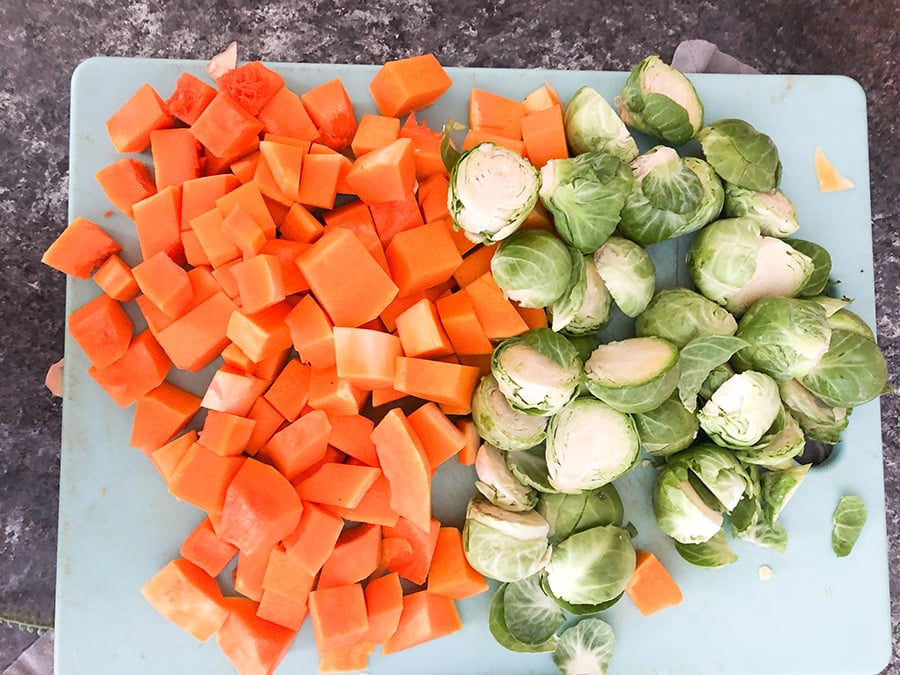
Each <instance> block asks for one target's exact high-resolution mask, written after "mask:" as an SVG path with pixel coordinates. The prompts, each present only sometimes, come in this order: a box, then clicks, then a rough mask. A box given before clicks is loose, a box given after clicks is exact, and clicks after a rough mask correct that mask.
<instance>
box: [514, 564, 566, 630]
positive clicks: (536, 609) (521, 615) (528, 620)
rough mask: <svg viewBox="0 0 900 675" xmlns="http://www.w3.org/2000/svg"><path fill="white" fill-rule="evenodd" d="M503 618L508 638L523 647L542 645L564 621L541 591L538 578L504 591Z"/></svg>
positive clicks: (526, 580)
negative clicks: (510, 636)
mask: <svg viewBox="0 0 900 675" xmlns="http://www.w3.org/2000/svg"><path fill="white" fill-rule="evenodd" d="M503 615H504V618H505V619H506V626H507V628H509V632H510V633H511V634H512V636H513V637H514V638H516V640H518V641H519V642H522V643H524V644H527V645H542V644H546V643H547V641H548V640H550V639H551V638H553V637H554V636H555V635H556V631H558V630H559V629H560V627H561V626H562V625H563V622H565V620H566V615H565V614H563V612H562V610H561V609H560V608H559V605H557V604H556V603H555V602H554V601H553V599H552V598H548V597H547V594H546V593H544V591H543V589H542V588H541V580H540V575H539V574H535V575H532V576H530V577H527V578H526V579H520V580H519V581H513V582H511V583H510V584H509V585H508V586H507V587H506V592H505V593H504V595H503Z"/></svg>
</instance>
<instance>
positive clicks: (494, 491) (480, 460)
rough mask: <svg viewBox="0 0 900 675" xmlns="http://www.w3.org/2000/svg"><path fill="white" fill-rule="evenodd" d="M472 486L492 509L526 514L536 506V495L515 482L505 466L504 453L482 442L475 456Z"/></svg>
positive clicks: (514, 478)
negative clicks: (485, 498) (498, 508)
mask: <svg viewBox="0 0 900 675" xmlns="http://www.w3.org/2000/svg"><path fill="white" fill-rule="evenodd" d="M475 475H476V476H478V480H477V481H475V487H476V488H477V489H478V491H479V492H480V493H481V494H483V495H484V496H485V497H487V499H488V501H490V502H491V504H493V505H494V506H499V507H500V508H503V509H507V510H509V511H530V510H531V509H533V508H534V507H535V505H536V504H537V493H536V492H535V491H534V490H533V489H532V488H531V487H528V486H526V485H523V484H522V483H521V482H519V479H518V478H516V477H515V475H513V473H512V471H510V469H509V467H508V466H507V464H506V453H505V452H503V451H502V450H498V449H497V448H495V447H494V446H493V445H491V444H489V443H483V444H482V445H481V447H480V448H478V452H477V453H476V454H475Z"/></svg>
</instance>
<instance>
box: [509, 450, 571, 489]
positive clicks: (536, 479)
mask: <svg viewBox="0 0 900 675" xmlns="http://www.w3.org/2000/svg"><path fill="white" fill-rule="evenodd" d="M538 451H539V452H538ZM506 464H507V466H509V470H510V471H512V472H513V475H514V476H515V477H516V478H518V479H519V481H520V482H521V483H522V484H523V485H528V486H529V487H533V488H534V489H535V490H537V491H538V492H543V493H548V494H555V493H557V492H559V490H557V489H556V488H555V487H553V486H552V485H550V478H549V476H548V474H547V459H546V457H545V454H544V447H543V446H540V447H539V448H535V449H534V450H525V451H523V452H510V453H508V454H507V455H506Z"/></svg>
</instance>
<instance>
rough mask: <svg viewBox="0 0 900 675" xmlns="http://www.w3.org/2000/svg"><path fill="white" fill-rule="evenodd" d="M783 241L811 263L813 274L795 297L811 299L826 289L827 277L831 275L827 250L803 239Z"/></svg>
mask: <svg viewBox="0 0 900 675" xmlns="http://www.w3.org/2000/svg"><path fill="white" fill-rule="evenodd" d="M784 241H786V242H787V243H788V244H790V245H791V246H792V247H793V248H795V249H796V250H798V251H800V253H802V254H803V255H805V256H808V257H809V258H810V260H812V261H813V272H812V274H811V275H810V276H809V279H807V280H806V284H804V286H803V288H801V289H800V292H799V293H798V294H797V295H799V296H801V297H812V296H816V295H819V294H820V293H822V292H823V291H824V290H825V289H826V288H827V287H828V277H829V275H830V274H831V254H830V253H828V249H826V248H825V247H824V246H821V245H820V244H817V243H815V242H814V241H807V240H805V239H785V240H784Z"/></svg>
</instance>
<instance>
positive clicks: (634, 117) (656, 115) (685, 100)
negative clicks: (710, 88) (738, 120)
mask: <svg viewBox="0 0 900 675" xmlns="http://www.w3.org/2000/svg"><path fill="white" fill-rule="evenodd" d="M615 104H616V108H617V109H618V111H619V116H620V117H621V118H622V120H623V121H624V122H625V124H627V125H628V126H630V127H633V128H635V129H638V130H639V131H643V132H644V133H647V134H650V135H651V136H655V137H656V138H660V139H662V140H663V141H665V142H666V143H667V144H668V145H676V146H677V145H684V144H685V143H687V142H688V141H689V140H690V139H691V138H693V136H694V134H696V133H697V132H698V131H699V130H700V128H701V127H702V126H703V104H702V103H701V102H700V98H699V97H698V96H697V91H696V90H695V89H694V85H693V84H691V81H690V80H689V79H688V78H687V77H685V75H684V74H683V73H681V72H680V71H678V70H676V69H675V68H672V67H671V66H669V65H667V64H666V63H664V62H663V61H662V60H661V59H660V58H659V57H658V56H648V57H647V58H645V59H644V60H643V61H641V62H640V63H639V64H637V65H636V66H635V67H634V68H633V69H632V70H631V73H630V74H629V76H628V79H627V80H626V81H625V86H624V87H623V88H622V91H621V92H619V95H618V96H617V97H616V100H615Z"/></svg>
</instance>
